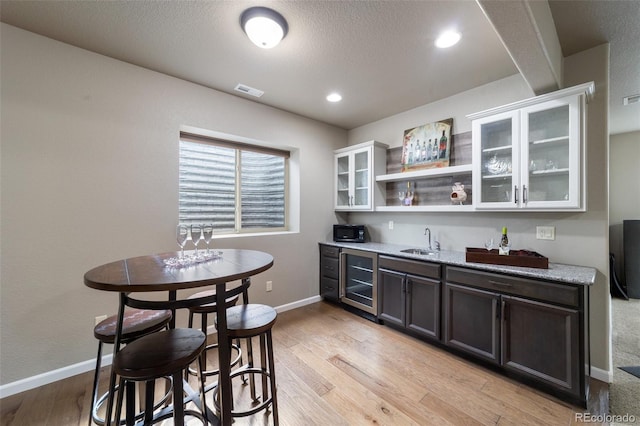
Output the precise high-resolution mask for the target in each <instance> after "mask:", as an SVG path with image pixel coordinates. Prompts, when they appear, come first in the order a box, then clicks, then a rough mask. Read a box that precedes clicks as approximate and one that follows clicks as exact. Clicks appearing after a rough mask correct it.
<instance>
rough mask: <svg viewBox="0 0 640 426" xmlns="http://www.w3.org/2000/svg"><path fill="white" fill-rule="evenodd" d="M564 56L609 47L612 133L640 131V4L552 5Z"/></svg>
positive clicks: (557, 1) (554, 1) (638, 0)
mask: <svg viewBox="0 0 640 426" xmlns="http://www.w3.org/2000/svg"><path fill="white" fill-rule="evenodd" d="M549 6H550V8H551V13H552V14H553V18H554V20H555V23H556V31H557V33H558V39H559V40H560V45H561V46H562V53H563V54H564V56H569V55H573V54H575V53H578V52H582V51H584V50H586V49H590V48H592V47H595V46H598V45H600V44H603V43H609V44H610V47H609V55H610V69H609V80H610V86H609V132H610V133H611V134H616V133H625V132H631V131H638V130H640V102H639V103H636V104H633V105H629V106H623V104H622V98H624V97H625V96H629V95H638V94H640V0H616V1H566V0H551V1H549Z"/></svg>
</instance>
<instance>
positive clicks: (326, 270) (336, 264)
mask: <svg viewBox="0 0 640 426" xmlns="http://www.w3.org/2000/svg"><path fill="white" fill-rule="evenodd" d="M320 274H321V275H322V276H323V277H331V278H335V279H338V276H339V274H340V261H339V260H338V259H334V258H331V257H323V258H322V259H321V261H320Z"/></svg>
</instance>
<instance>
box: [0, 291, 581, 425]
mask: <svg viewBox="0 0 640 426" xmlns="http://www.w3.org/2000/svg"><path fill="white" fill-rule="evenodd" d="M274 344H275V358H276V364H277V365H276V377H277V382H278V403H279V413H280V424H281V425H292V426H301V425H323V426H324V425H327V426H333V425H447V424H449V425H498V424H499V425H571V424H574V423H576V421H575V413H584V410H583V409H582V408H580V407H575V406H571V405H569V404H566V403H564V402H560V401H558V400H556V399H554V398H552V397H549V396H547V395H545V394H544V393H541V392H538V391H536V390H533V389H531V388H529V387H527V386H525V385H522V384H519V383H517V382H515V381H512V380H510V379H508V378H505V377H502V376H500V375H499V374H496V373H494V372H492V371H489V370H487V369H485V368H483V367H479V366H477V365H474V364H473V363H471V362H469V361H466V360H464V359H462V358H459V357H457V356H455V355H451V354H449V353H447V352H445V351H443V350H442V349H440V348H436V347H434V346H432V345H429V344H426V343H424V342H421V341H419V340H416V339H414V338H411V337H409V336H406V335H404V334H402V333H399V332H397V331H395V330H392V329H390V328H388V327H385V326H382V325H378V324H375V323H373V322H370V321H367V320H365V319H363V318H360V317H358V316H356V315H354V314H352V313H349V312H346V311H344V310H343V309H341V308H339V307H336V306H334V305H331V304H329V303H326V302H319V303H315V304H313V305H309V306H305V307H303V308H299V309H295V310H292V311H288V312H284V313H281V314H279V316H278V320H277V323H276V325H275V328H274ZM214 357H215V352H214V353H213V354H211V355H210V358H214ZM107 373H108V367H107V368H106V369H103V377H106V374H107ZM103 383H104V384H106V380H103ZM91 384H92V373H86V374H82V375H78V376H75V377H72V378H69V379H66V380H63V381H60V382H57V383H53V384H50V385H47V386H43V387H41V388H38V389H34V390H32V391H28V392H24V393H21V394H19V395H13V396H10V397H7V398H4V399H3V400H1V401H0V403H1V407H0V409H1V411H0V414H1V416H0V424H2V425H5V426H10V425H16V426H17V425H20V426H26V425H38V426H39V425H51V426H60V425H86V424H87V423H88V415H89V413H88V407H89V398H90V393H91ZM243 388H244V389H243ZM246 388H247V387H243V386H239V385H238V386H234V390H236V393H242V392H245V390H246ZM209 398H210V396H209ZM271 423H272V419H271V416H270V415H268V414H267V415H265V414H262V413H258V414H256V415H254V416H252V417H250V418H245V419H238V420H237V421H236V422H235V423H234V424H236V425H243V424H254V425H262V424H271ZM190 424H198V423H197V422H190Z"/></svg>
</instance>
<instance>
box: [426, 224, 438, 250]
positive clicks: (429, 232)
mask: <svg viewBox="0 0 640 426" xmlns="http://www.w3.org/2000/svg"><path fill="white" fill-rule="evenodd" d="M424 235H429V237H428V241H429V246H428V247H427V250H429V251H434V250H435V251H440V242H439V241H434V243H435V245H436V247H435V249H434V248H432V247H431V229H429V228H424Z"/></svg>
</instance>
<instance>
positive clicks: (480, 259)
mask: <svg viewBox="0 0 640 426" xmlns="http://www.w3.org/2000/svg"><path fill="white" fill-rule="evenodd" d="M466 260H467V262H474V263H491V264H494V265H508V266H522V267H525V268H540V269H549V259H547V258H546V257H544V256H543V255H541V254H540V253H536V252H535V251H531V250H511V251H510V252H509V254H508V255H500V254H498V250H497V249H493V250H487V249H484V248H473V247H467V253H466Z"/></svg>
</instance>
